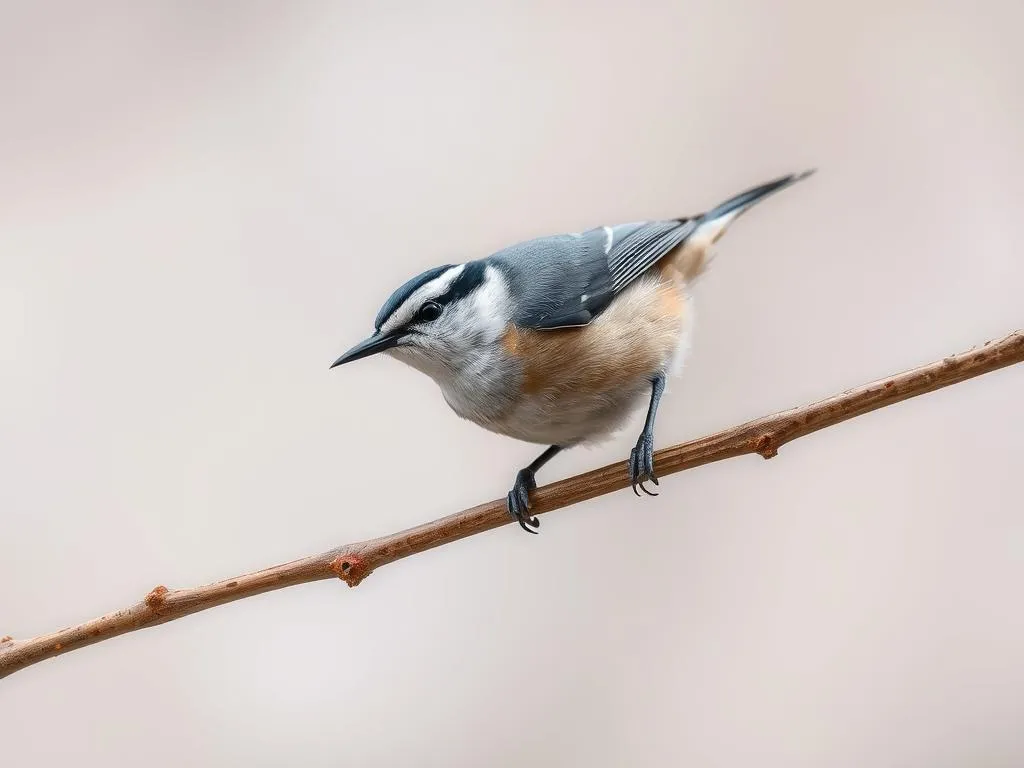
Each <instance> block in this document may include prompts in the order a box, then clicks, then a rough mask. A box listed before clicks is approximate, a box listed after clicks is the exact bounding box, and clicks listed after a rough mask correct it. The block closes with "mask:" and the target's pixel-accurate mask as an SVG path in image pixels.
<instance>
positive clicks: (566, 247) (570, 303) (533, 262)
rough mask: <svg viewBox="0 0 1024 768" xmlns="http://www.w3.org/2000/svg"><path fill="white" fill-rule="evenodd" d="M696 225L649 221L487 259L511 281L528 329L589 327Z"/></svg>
mask: <svg viewBox="0 0 1024 768" xmlns="http://www.w3.org/2000/svg"><path fill="white" fill-rule="evenodd" d="M695 226H696V221H695V220H692V219H686V220H680V221H648V222H640V223H635V224H620V225H617V226H614V227H598V228H596V229H591V230H588V231H586V232H583V233H581V234H573V235H553V236H551V237H541V238H537V239H535V240H528V241H526V242H523V243H518V244H516V245H513V246H510V247H508V248H505V249H504V250H501V251H499V252H497V253H495V254H493V255H492V256H490V257H489V258H488V259H487V261H488V262H489V263H491V264H493V265H495V266H496V267H497V268H499V269H501V270H502V272H503V273H504V274H505V277H506V279H507V280H508V281H509V285H510V287H511V291H512V296H513V297H514V301H515V310H514V314H513V317H512V321H513V322H514V323H515V324H516V325H518V326H520V327H524V328H565V327H572V326H580V325H586V324H588V323H589V322H590V321H591V320H593V319H594V318H595V317H597V316H598V315H599V314H600V313H601V312H602V311H604V309H605V308H607V306H608V305H609V304H610V303H611V302H612V299H614V298H615V296H616V295H618V294H619V293H621V292H622V291H623V290H625V289H626V287H628V286H629V284H630V283H632V282H633V281H634V280H636V279H637V278H638V277H639V276H640V275H642V274H643V273H644V272H646V271H647V270H648V269H650V268H651V267H652V266H653V265H654V264H656V263H657V262H658V261H659V260H660V259H661V258H662V257H664V256H665V255H666V254H668V253H669V252H670V251H672V250H673V249H675V248H676V247H678V246H679V245H680V244H681V243H682V242H683V241H684V240H686V238H687V237H689V236H690V234H692V232H693V230H694V228H695Z"/></svg>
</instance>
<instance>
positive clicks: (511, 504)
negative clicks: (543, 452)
mask: <svg viewBox="0 0 1024 768" xmlns="http://www.w3.org/2000/svg"><path fill="white" fill-rule="evenodd" d="M536 487H537V485H536V482H535V481H534V479H533V473H532V472H529V471H527V470H523V471H521V472H520V473H519V474H518V475H517V476H516V483H515V485H513V486H512V490H511V491H509V492H508V495H507V496H506V497H505V504H506V506H507V508H508V513H509V514H510V515H512V517H514V518H515V520H516V522H517V523H519V527H520V528H522V529H523V530H524V531H526V532H527V533H540V531H537V530H535V529H537V528H540V520H538V519H537V518H536V517H533V516H531V515H530V514H529V510H530V491H532V490H533V489H534V488H536Z"/></svg>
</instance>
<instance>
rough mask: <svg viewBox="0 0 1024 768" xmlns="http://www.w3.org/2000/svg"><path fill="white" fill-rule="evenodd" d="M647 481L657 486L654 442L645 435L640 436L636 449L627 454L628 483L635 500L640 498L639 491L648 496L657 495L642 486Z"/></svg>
mask: <svg viewBox="0 0 1024 768" xmlns="http://www.w3.org/2000/svg"><path fill="white" fill-rule="evenodd" d="M648 480H650V481H651V482H652V483H654V484H655V485H659V482H658V478H657V477H656V476H655V475H654V441H653V439H651V438H650V437H648V436H647V435H641V436H640V439H639V440H638V441H637V444H636V447H635V448H633V450H632V451H631V452H630V454H629V482H630V485H631V486H632V487H633V493H634V494H635V495H636V497H637V498H639V497H640V491H643V492H644V493H646V494H647V495H648V496H657V495H658V494H657V493H655V492H653V491H649V490H648V489H647V487H646V486H645V485H644V483H646V482H647V481H648Z"/></svg>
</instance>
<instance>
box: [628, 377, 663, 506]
mask: <svg viewBox="0 0 1024 768" xmlns="http://www.w3.org/2000/svg"><path fill="white" fill-rule="evenodd" d="M664 391H665V374H664V373H659V374H658V375H657V376H655V377H654V378H653V379H651V404H650V405H649V406H647V421H646V422H645V423H644V431H643V432H641V433H640V439H639V440H637V441H636V447H635V448H634V449H633V451H632V452H631V453H630V454H629V482H630V484H631V485H632V486H633V493H635V494H636V495H637V496H639V495H640V493H639V492H638V491H637V487H639V488H640V490H641V491H643V492H644V493H646V494H647V495H648V496H657V495H658V494H656V493H653V492H651V491H648V490H647V489H646V488H644V483H645V482H646V481H648V480H650V481H651V482H652V483H654V484H655V485H657V484H658V478H657V477H655V475H654V419H655V417H656V416H657V415H658V403H660V402H661V395H662V393H663V392H664Z"/></svg>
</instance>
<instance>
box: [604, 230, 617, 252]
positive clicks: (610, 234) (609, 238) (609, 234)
mask: <svg viewBox="0 0 1024 768" xmlns="http://www.w3.org/2000/svg"><path fill="white" fill-rule="evenodd" d="M614 240H615V232H614V230H613V229H612V228H611V227H605V228H604V255H605V256H607V255H608V254H609V253H611V252H612V242H613V241H614Z"/></svg>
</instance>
